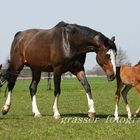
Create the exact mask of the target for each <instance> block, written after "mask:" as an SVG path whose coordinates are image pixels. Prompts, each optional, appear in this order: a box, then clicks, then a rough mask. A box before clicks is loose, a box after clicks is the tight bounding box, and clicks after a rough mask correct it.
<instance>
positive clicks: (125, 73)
mask: <svg viewBox="0 0 140 140" xmlns="http://www.w3.org/2000/svg"><path fill="white" fill-rule="evenodd" d="M116 80H117V90H116V93H115V102H116V105H115V113H114V116H115V120H118V119H119V117H118V108H119V100H120V92H121V94H122V96H123V99H124V102H125V104H126V111H127V113H128V119H131V116H132V115H131V111H130V107H129V105H128V101H127V93H128V91H129V90H130V89H131V88H132V87H135V88H136V90H137V92H138V94H139V96H140V62H139V63H138V64H136V65H135V66H129V65H121V66H120V67H117V73H116ZM123 87H124V88H123ZM122 88H123V90H121V89H122ZM139 113H140V107H139V108H138V109H137V111H136V113H135V115H134V116H135V117H136V116H138V114H139Z"/></svg>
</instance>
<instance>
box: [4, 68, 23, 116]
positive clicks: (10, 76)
mask: <svg viewBox="0 0 140 140" xmlns="http://www.w3.org/2000/svg"><path fill="white" fill-rule="evenodd" d="M22 68H23V67H21V69H22ZM21 69H20V70H21ZM20 70H19V71H12V70H9V71H7V81H8V85H7V86H8V94H7V98H6V101H5V104H4V106H3V107H2V109H1V112H2V114H3V115H5V114H7V113H8V111H9V109H10V106H11V101H12V90H13V88H14V85H15V82H16V79H17V76H18V74H19V73H20Z"/></svg>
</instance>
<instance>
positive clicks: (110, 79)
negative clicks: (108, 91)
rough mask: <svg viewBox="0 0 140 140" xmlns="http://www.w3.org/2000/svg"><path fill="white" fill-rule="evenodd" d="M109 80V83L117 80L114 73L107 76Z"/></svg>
mask: <svg viewBox="0 0 140 140" xmlns="http://www.w3.org/2000/svg"><path fill="white" fill-rule="evenodd" d="M107 79H108V81H113V80H114V79H115V75H114V73H112V74H107Z"/></svg>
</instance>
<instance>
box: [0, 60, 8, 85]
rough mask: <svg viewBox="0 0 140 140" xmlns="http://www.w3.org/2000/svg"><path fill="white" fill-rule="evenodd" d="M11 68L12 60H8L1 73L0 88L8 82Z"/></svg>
mask: <svg viewBox="0 0 140 140" xmlns="http://www.w3.org/2000/svg"><path fill="white" fill-rule="evenodd" d="M9 67H10V60H9V59H8V60H6V63H5V64H4V66H3V67H2V69H1V72H0V87H2V86H3V85H4V83H5V82H6V80H7V78H8V70H9Z"/></svg>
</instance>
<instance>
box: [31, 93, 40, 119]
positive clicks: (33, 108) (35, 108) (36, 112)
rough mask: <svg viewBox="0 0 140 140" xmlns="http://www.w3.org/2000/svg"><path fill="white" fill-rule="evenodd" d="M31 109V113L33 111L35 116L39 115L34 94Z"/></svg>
mask: <svg viewBox="0 0 140 140" xmlns="http://www.w3.org/2000/svg"><path fill="white" fill-rule="evenodd" d="M32 111H33V113H35V116H37V115H40V112H39V110H38V107H37V103H36V96H35V95H34V96H33V99H32Z"/></svg>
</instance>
